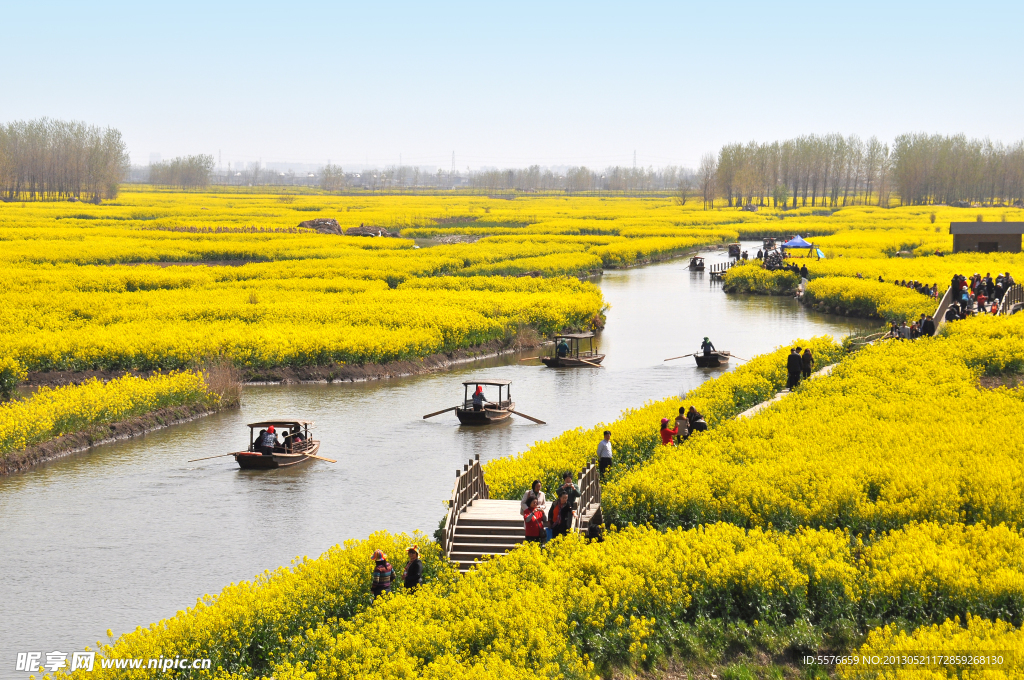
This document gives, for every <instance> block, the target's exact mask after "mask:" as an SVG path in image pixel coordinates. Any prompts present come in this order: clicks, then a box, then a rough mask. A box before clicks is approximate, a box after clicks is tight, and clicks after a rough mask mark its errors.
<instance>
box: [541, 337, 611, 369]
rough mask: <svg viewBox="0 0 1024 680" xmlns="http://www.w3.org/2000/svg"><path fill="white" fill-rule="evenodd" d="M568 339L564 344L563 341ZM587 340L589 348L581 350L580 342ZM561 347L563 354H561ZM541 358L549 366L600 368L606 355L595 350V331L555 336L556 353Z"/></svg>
mask: <svg viewBox="0 0 1024 680" xmlns="http://www.w3.org/2000/svg"><path fill="white" fill-rule="evenodd" d="M566 340H567V341H568V342H566V343H565V345H564V346H563V344H562V341H566ZM582 340H586V341H587V350H586V351H580V342H581V341H582ZM559 348H562V349H561V352H562V353H561V354H559ZM540 360H541V361H542V362H544V365H545V366H547V367H548V368H585V367H590V368H599V367H600V364H601V362H602V361H604V355H603V354H598V353H596V352H595V351H594V334H593V333H569V334H566V335H556V336H555V354H554V356H550V357H541V358H540Z"/></svg>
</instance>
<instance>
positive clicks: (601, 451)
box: [597, 430, 612, 479]
mask: <svg viewBox="0 0 1024 680" xmlns="http://www.w3.org/2000/svg"><path fill="white" fill-rule="evenodd" d="M611 464H612V433H611V430H605V431H604V439H602V440H601V441H599V442H598V443H597V473H598V474H599V475H600V476H601V479H604V471H605V470H607V469H608V466H609V465H611Z"/></svg>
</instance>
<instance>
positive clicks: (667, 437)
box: [661, 418, 679, 446]
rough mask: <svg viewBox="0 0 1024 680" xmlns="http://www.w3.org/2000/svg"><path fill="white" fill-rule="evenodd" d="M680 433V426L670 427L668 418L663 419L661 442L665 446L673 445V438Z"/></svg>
mask: <svg viewBox="0 0 1024 680" xmlns="http://www.w3.org/2000/svg"><path fill="white" fill-rule="evenodd" d="M677 434H679V428H678V427H677V428H675V429H672V430H670V429H668V418H662V419H661V443H662V444H663V445H665V446H672V444H673V439H674V438H675V436H676V435H677Z"/></svg>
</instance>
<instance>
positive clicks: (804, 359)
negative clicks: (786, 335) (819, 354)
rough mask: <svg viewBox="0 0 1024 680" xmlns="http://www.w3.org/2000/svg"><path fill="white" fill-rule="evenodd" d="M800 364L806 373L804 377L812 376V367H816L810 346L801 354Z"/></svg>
mask: <svg viewBox="0 0 1024 680" xmlns="http://www.w3.org/2000/svg"><path fill="white" fill-rule="evenodd" d="M800 366H801V369H802V371H803V374H804V378H810V377H811V369H812V368H814V355H813V354H811V348H810V347H808V348H807V349H805V350H804V353H803V354H802V355H801V356H800Z"/></svg>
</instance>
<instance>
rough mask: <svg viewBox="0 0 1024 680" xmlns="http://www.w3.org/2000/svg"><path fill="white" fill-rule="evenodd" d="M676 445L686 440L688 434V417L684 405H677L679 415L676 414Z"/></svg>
mask: <svg viewBox="0 0 1024 680" xmlns="http://www.w3.org/2000/svg"><path fill="white" fill-rule="evenodd" d="M676 431H677V434H676V446H678V445H679V444H682V443H683V442H685V441H686V438H687V437H689V436H690V419H689V418H687V417H686V407H685V406H680V407H679V415H677V416H676Z"/></svg>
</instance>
